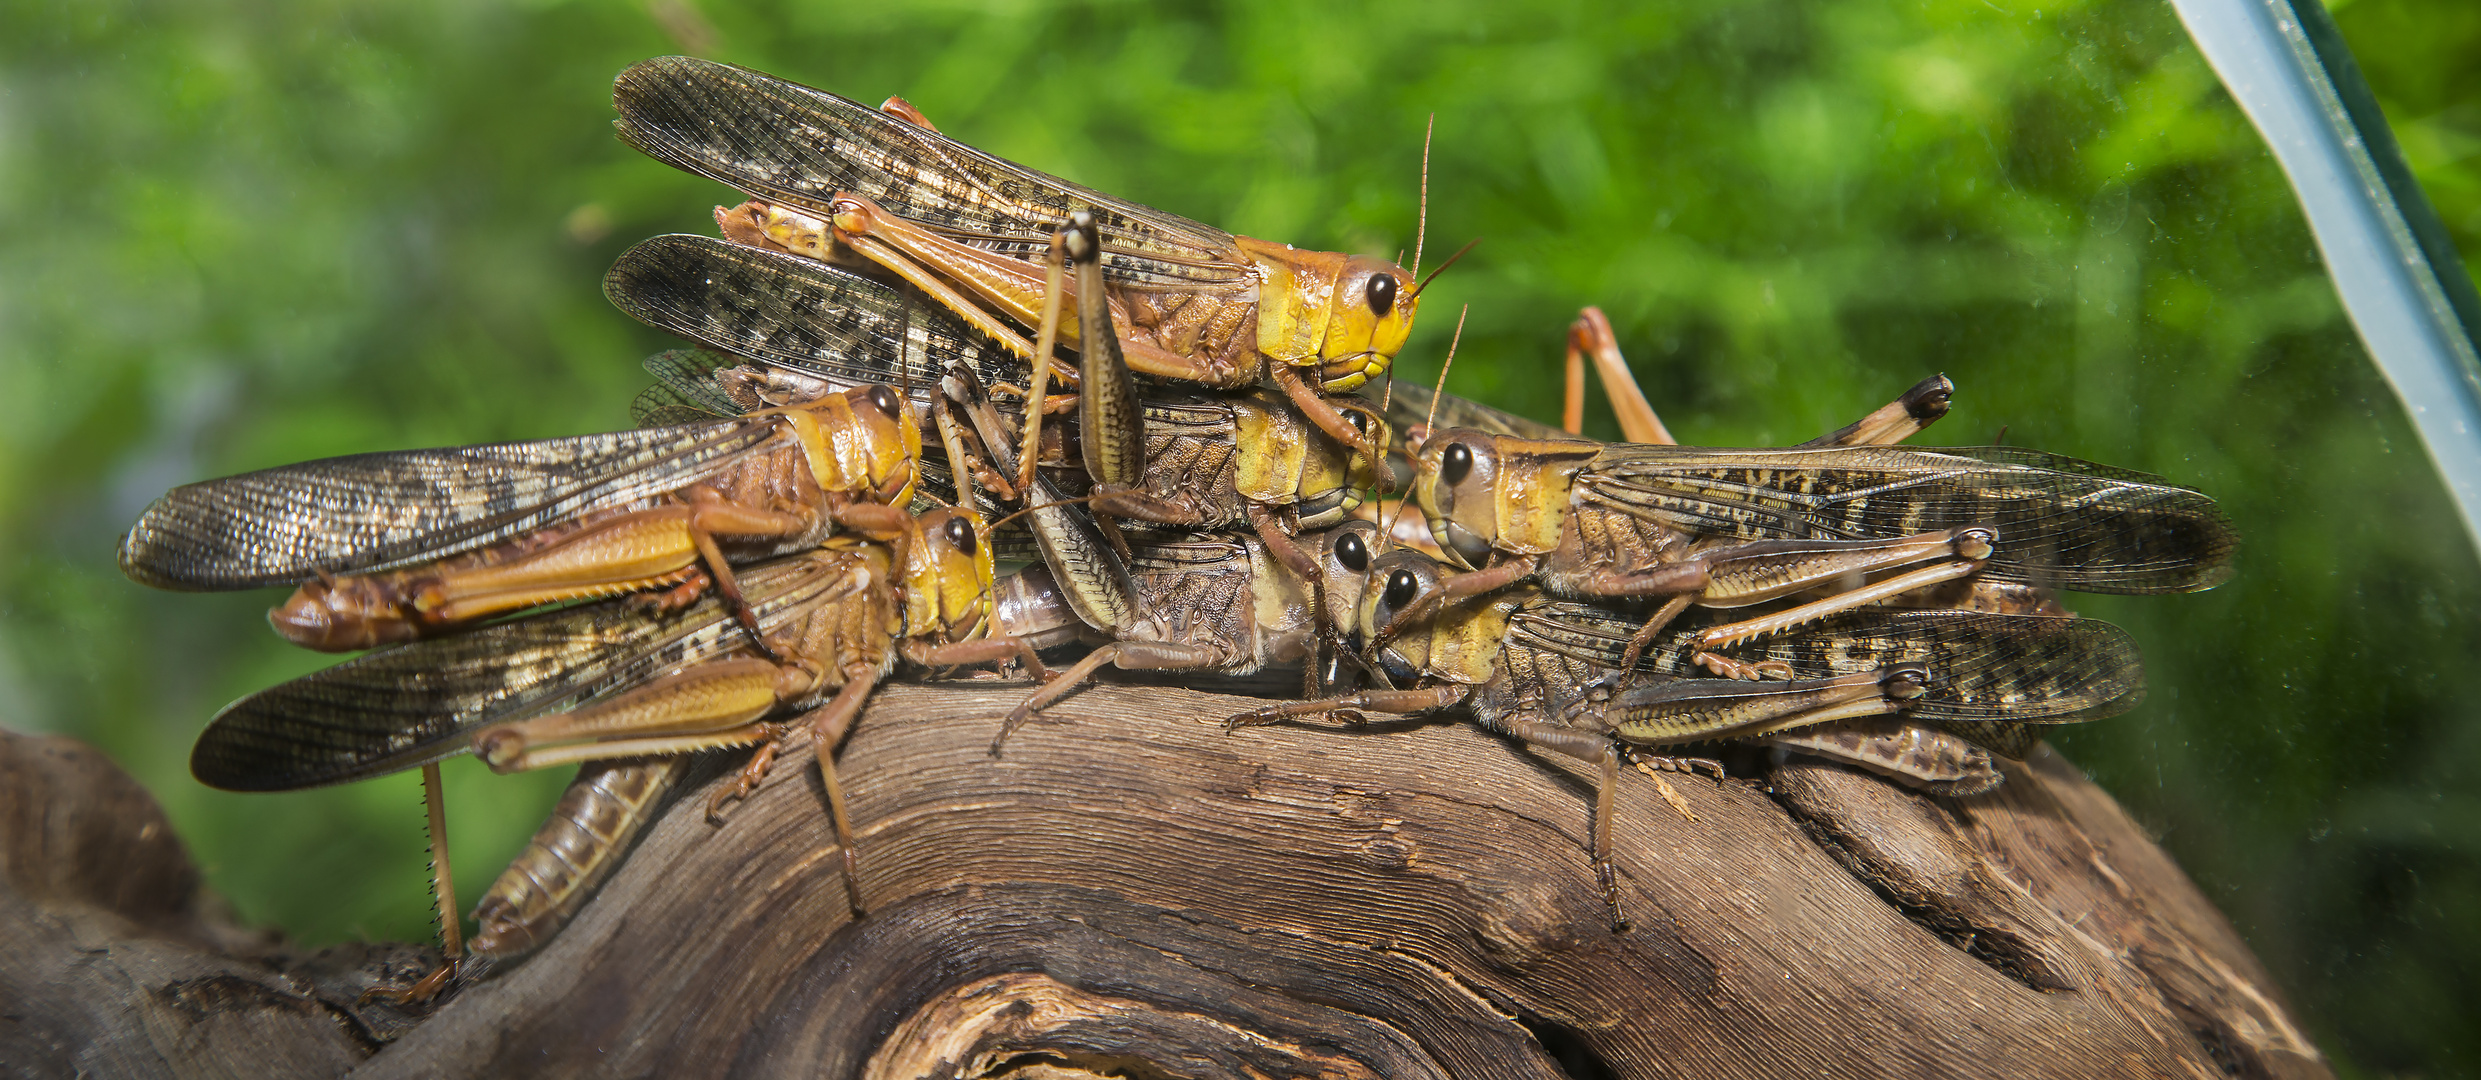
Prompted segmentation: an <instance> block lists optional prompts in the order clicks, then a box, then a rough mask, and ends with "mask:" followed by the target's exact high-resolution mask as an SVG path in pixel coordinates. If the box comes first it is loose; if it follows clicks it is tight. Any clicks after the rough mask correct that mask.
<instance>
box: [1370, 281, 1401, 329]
mask: <svg viewBox="0 0 2481 1080" xmlns="http://www.w3.org/2000/svg"><path fill="white" fill-rule="evenodd" d="M1369 293H1370V295H1369V300H1370V314H1372V315H1376V316H1378V317H1379V318H1382V319H1384V318H1386V317H1387V313H1388V312H1390V311H1394V310H1395V309H1396V276H1395V275H1394V274H1372V275H1370V288H1369Z"/></svg>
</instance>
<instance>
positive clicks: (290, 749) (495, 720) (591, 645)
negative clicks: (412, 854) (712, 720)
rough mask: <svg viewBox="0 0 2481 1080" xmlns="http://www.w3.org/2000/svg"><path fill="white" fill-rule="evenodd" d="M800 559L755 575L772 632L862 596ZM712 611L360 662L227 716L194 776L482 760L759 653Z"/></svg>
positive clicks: (584, 619) (373, 769) (313, 780)
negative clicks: (727, 660) (667, 678)
mask: <svg viewBox="0 0 2481 1080" xmlns="http://www.w3.org/2000/svg"><path fill="white" fill-rule="evenodd" d="M827 565H828V564H826V563H824V562H821V561H819V560H815V559H812V558H810V557H808V556H795V557H792V558H789V559H781V560H777V561H775V562H772V563H765V564H761V565H758V566H755V567H752V568H749V569H746V570H743V571H741V575H740V581H741V588H742V589H743V593H744V595H745V596H746V597H747V598H748V599H749V601H750V604H751V606H752V608H753V610H754V611H755V612H756V613H757V615H758V619H759V623H760V625H761V626H762V627H768V628H772V627H773V626H775V625H778V624H780V623H782V622H784V621H785V620H787V619H788V618H790V617H792V616H793V615H796V614H799V613H800V612H802V611H804V610H806V609H807V608H808V607H809V606H810V605H815V604H819V603H827V602H833V601H834V600H835V599H836V598H838V597H839V596H841V595H843V594H844V593H846V592H849V591H850V589H851V587H852V586H851V583H850V580H849V578H847V577H846V576H845V575H843V574H841V573H834V572H830V571H829V570H827V569H826V567H827ZM748 641H749V638H748V635H747V633H746V632H745V631H743V630H742V629H741V628H740V626H739V624H738V623H737V622H736V621H735V620H734V619H733V617H732V616H731V614H730V613H729V612H727V611H726V609H725V607H724V605H723V603H722V602H721V601H720V600H717V599H714V598H712V597H710V598H708V599H706V600H702V601H700V602H698V603H696V604H693V605H691V606H689V607H687V608H683V609H681V610H679V611H675V612H671V613H667V614H653V613H649V612H648V611H646V610H645V609H644V608H643V606H642V605H639V604H636V603H633V602H631V601H630V600H628V599H625V598H623V599H613V600H605V601H601V602H597V603H593V604H585V605H580V606H577V607H572V608H564V609H561V610H559V611H554V612H549V613H546V614H541V615H535V616H531V617H529V618H523V619H516V620H512V621H509V622H502V623H494V624H492V625H489V626H485V627H482V628H480V629H477V630H474V631H472V632H470V633H464V634H457V635H454V636H450V637H442V638H432V639H429V640H424V641H416V642H412V643H409V644H405V645H399V646H396V647H394V648H388V649H381V650H378V651H376V652H372V653H369V654H367V655H364V656H360V657H356V658H354V659H352V660H348V661H346V662H344V663H342V664H338V665H336V666H334V667H331V668H328V669H326V670H324V671H320V672H316V673H314V674H311V675H306V676H303V677H302V678H299V679H295V680H293V681H292V682H288V683H285V684H283V685H281V686H276V687H272V688H269V689H266V690H262V691H259V692H258V693H255V694H252V695H250V696H248V697H245V698H242V699H241V700H239V701H236V702H234V703H232V704H231V705H227V706H225V707H224V710H223V711H222V712H219V713H217V714H216V716H215V720H214V721H213V722H212V723H210V724H208V725H207V730H206V732H205V733H204V734H202V735H200V736H199V738H198V745H197V747H196V748H194V749H193V750H192V751H191V753H190V771H191V772H192V773H194V774H195V775H196V776H197V777H198V779H199V780H200V781H202V782H204V783H206V784H208V785H210V786H213V787H218V788H223V789H225V790H228V791H284V790H291V789H294V788H305V787H318V786H321V785H325V784H338V783H344V782H346V781H351V780H360V779H365V778H368V777H373V776H380V775H383V774H386V773H391V772H395V771H397V770H400V769H409V768H413V767H414V766H417V765H425V764H429V763H430V762H434V761H438V760H440V759H441V758H445V757H448V756H451V755H453V754H459V753H463V752H465V751H466V750H467V749H469V746H468V744H467V741H466V739H467V736H469V735H471V734H472V733H473V732H474V731H475V730H477V729H480V728H483V727H487V726H490V725H493V724H499V723H506V722H511V721H516V720H523V719H525V718H527V717H531V716H539V715H544V714H549V713H556V712H562V711H565V710H568V709H573V708H576V707H577V706H580V705H583V704H585V703H587V702H589V701H592V700H594V699H596V698H600V697H605V696H608V695H610V694H614V693H618V692H621V691H624V690H628V689H630V688H632V687H637V686H642V685H644V684H646V683H648V682H651V681H653V680H655V679H657V678H660V677H662V676H663V675H666V674H669V673H671V672H674V671H678V670H680V669H681V668H684V667H687V666H688V665H690V664H694V663H697V662H698V661H701V660H705V659H709V658H712V657H716V656H719V655H722V654H725V653H729V652H732V651H735V650H739V649H745V648H747V647H748Z"/></svg>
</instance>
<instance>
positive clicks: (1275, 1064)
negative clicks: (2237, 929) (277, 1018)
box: [133, 683, 2327, 1078]
mask: <svg viewBox="0 0 2481 1080" xmlns="http://www.w3.org/2000/svg"><path fill="white" fill-rule="evenodd" d="M1023 692H1024V691H1023V689H1022V688H1021V687H1015V686H1008V685H1004V684H990V683H962V684H959V683H950V684H939V685H929V686H910V685H905V686H894V687H890V688H888V689H887V690H886V691H884V692H883V693H882V694H881V696H880V697H879V699H878V700H877V701H876V702H875V703H874V704H873V706H872V708H871V710H870V712H869V713H868V715H867V716H865V718H864V720H863V722H862V723H861V725H860V726H859V728H858V729H857V730H856V732H855V734H854V736H853V738H852V740H851V742H850V743H849V744H848V745H847V747H846V749H845V752H844V754H843V757H842V759H841V761H842V765H841V769H840V775H841V776H842V777H843V779H844V783H845V785H846V788H847V791H848V793H849V795H850V797H851V799H852V804H853V809H854V813H855V815H856V819H855V820H856V826H857V828H858V829H859V830H860V835H861V840H862V852H861V857H862V886H863V896H864V900H865V903H866V905H867V907H868V909H869V914H868V916H867V917H866V918H864V919H862V920H860V921H859V922H856V921H854V919H853V918H852V916H851V914H850V912H849V911H848V909H847V905H846V902H845V893H844V888H843V886H842V883H841V881H840V878H839V865H840V859H839V858H838V857H837V854H836V851H835V848H834V844H833V840H832V838H831V837H830V835H829V830H828V828H827V824H826V820H825V815H824V813H823V810H822V802H821V787H820V784H819V781H818V779H817V775H816V771H815V769H814V768H813V767H812V766H811V762H810V759H809V757H808V755H807V754H806V753H800V754H794V755H790V756H788V758H787V759H786V761H785V763H784V764H783V765H781V766H779V767H778V771H777V773H776V775H775V776H774V777H772V778H771V779H770V781H769V783H768V784H767V786H766V787H765V788H764V789H762V790H761V791H760V792H758V793H757V794H756V795H755V796H754V797H753V798H752V799H751V800H750V801H749V802H748V803H747V804H746V805H744V806H742V807H741V808H740V809H739V810H737V811H736V812H735V813H734V814H733V816H732V817H731V819H730V820H729V821H727V822H726V823H724V824H723V825H721V826H714V825H710V824H708V823H707V822H706V820H705V819H704V815H703V813H701V812H700V809H701V808H702V807H703V805H704V798H703V796H702V795H701V794H698V793H694V792H693V793H692V794H690V795H688V796H686V797H685V798H684V799H683V800H682V802H681V804H680V807H676V812H673V813H670V814H668V815H667V816H666V817H665V819H664V820H663V821H661V822H660V823H658V824H657V825H656V826H655V827H654V828H653V829H652V830H650V832H649V834H648V836H647V838H646V839H645V840H644V842H643V843H642V844H641V845H640V847H639V850H638V851H637V852H635V853H634V854H633V855H632V856H631V857H630V859H629V861H628V863H627V864H626V865H625V866H623V867H622V868H621V869H620V871H619V872H618V873H617V874H616V875H614V877H613V879H612V880H611V882H610V883H609V884H608V885H607V887H606V889H605V891H604V893H603V895H602V896H600V897H599V898H597V899H596V900H595V901H594V902H593V903H591V904H589V905H588V906H587V907H586V909H585V910H584V911H583V912H581V913H580V914H579V916H578V918H577V919H576V921H575V922H574V923H573V924H572V925H571V926H570V927H569V928H568V929H567V930H566V931H565V932H564V933H562V934H561V935H560V936H559V937H558V938H556V939H555V940H553V941H552V942H551V944H550V945H548V946H547V947H545V948H544V949H543V950H542V951H541V952H540V953H538V954H536V955H535V956H533V957H531V958H529V959H527V960H526V961H524V962H523V963H521V964H519V965H517V966H515V967H513V968H510V969H503V970H501V971H499V972H494V973H492V974H491V975H490V976H489V977H487V978H484V979H482V980H480V981H478V982H476V983H473V984H471V985H468V986H466V987H465V988H463V989H462V990H461V991H460V992H459V993H458V994H457V996H456V997H455V998H454V999H453V1000H450V1001H449V1002H447V1003H446V1004H445V1005H444V1006H443V1007H441V1008H440V1009H439V1010H438V1012H437V1013H436V1015H433V1016H431V1017H430V1018H429V1019H428V1020H427V1021H425V1022H423V1023H421V1024H419V1025H418V1026H415V1027H412V1028H410V1029H409V1030H405V1031H403V1032H402V1034H401V1037H398V1038H396V1040H395V1041H394V1042H393V1043H391V1044H388V1045H387V1046H385V1047H384V1049H381V1050H379V1051H378V1052H377V1053H376V1054H375V1055H373V1056H371V1057H370V1058H369V1059H368V1060H367V1061H366V1062H364V1063H363V1064H362V1065H361V1067H360V1068H359V1069H358V1070H357V1071H356V1075H357V1076H362V1075H368V1076H373V1077H386V1076H432V1075H510V1074H523V1075H534V1076H567V1075H631V1076H637V1075H660V1076H778V1075H801V1076H831V1077H870V1078H881V1077H912V1076H924V1075H941V1076H1000V1075H1009V1076H1019V1077H1052V1076H1059V1077H1066V1076H1100V1075H1106V1074H1108V1075H1116V1076H1139V1077H1156V1076H1161V1077H1172V1076H1180V1077H1189V1076H1195V1077H1234V1078H1239V1077H1263V1076H1290V1075H1302V1076H1321V1077H1327V1076H1332V1077H1362V1076H1387V1077H1412V1076H1456V1077H1498V1076H1507V1077H1556V1076H1570V1077H1579V1078H1582V1077H1600V1076H1621V1077H1640V1076H1744V1075H1746V1076H1758V1075H1764V1076H1775V1075H1789V1074H1795V1073H1798V1074H1808V1075H1823V1076H1850V1077H1859V1076H2008V1077H2024V1076H2220V1075H2243V1076H2323V1075H2327V1073H2326V1069H2325V1066H2324V1064H2323V1062H2322V1060H2321V1059H2320V1058H2319V1057H2318V1055H2317V1053H2316V1051H2315V1049H2314V1048H2313V1047H2312V1046H2310V1045H2309V1043H2308V1042H2307V1041H2306V1040H2305V1039H2304V1038H2303V1037H2302V1036H2301V1035H2300V1033H2299V1031H2298V1030H2297V1026H2296V1024H2295V1023H2294V1022H2293V1021H2292V1020H2291V1019H2290V1018H2289V1015H2288V1013H2287V1011H2286V1008H2285V1006H2284V1005H2283V1004H2282V1000H2281V995H2280V994H2279V992H2278V991H2276V990H2275V989H2274V988H2273V987H2272V985H2271V983H2270V982H2269V980H2268V979H2267V977H2266V975H2265V973H2264V971H2263V970H2262V969H2261V968H2260V967H2259V965H2258V964H2257V962H2256V960H2255V959H2254V958H2253V957H2251V956H2250V955H2249V953H2248V952H2247V950H2246V948H2245V947H2244V946H2243V945H2242V944H2241V942H2240V941H2239V940H2238V938H2237V937H2236V935H2234V934H2233V932H2232V931H2231V929H2230V927H2229V925H2228V923H2227V922H2226V921H2225V920H2224V919H2223V918H2222V916H2221V915H2220V914H2219V913H2217V912H2215V911H2214V910H2213V908H2212V907H2211V906H2210V905H2209V904H2207V903H2206V901H2205V900H2204V899H2203V897H2202V896H2200V895H2199V894H2198V893H2197V891H2196V889H2195V888H2194V886H2192V885H2191V884H2189V883H2188V881H2187V880H2186V879H2185V878H2184V877H2183V876H2182V875H2181V874H2180V873H2179V871H2178V869H2177V868H2176V867H2175V866H2174V865H2173V864H2172V863H2171V862H2170V861H2169V860H2168V859H2167V858H2166V857H2165V856H2164V855H2163V854H2162V852H2161V851H2160V850H2159V849H2158V848H2156V847H2155V846H2154V845H2153V844H2152V843H2150V842H2149V841H2147V840H2146V839H2145V838H2144V837H2143V836H2142V835H2141V834H2140V833H2139V832H2138V831H2137V830H2136V828H2135V827H2134V826H2133V825H2132V824H2131V823H2130V822H2129V821H2128V819H2127V818H2126V817H2125V815H2123V814H2121V813H2120V812H2119V810H2118V808H2117V806H2116V805H2115V804H2113V803H2112V802H2111V800H2110V799H2109V797H2108V796H2107V795H2105V794H2103V793H2102V792H2101V791H2099V790H2098V789H2096V788H2094V787H2093V786H2092V785H2091V784H2090V783H2089V782H2087V781H2086V780H2085V779H2084V778H2083V777H2082V776H2081V775H2080V774H2078V773H2077V772H2076V770H2075V769H2074V768H2073V767H2072V766H2070V765H2069V764H2067V763H2066V762H2064V761H2062V760H2060V759H2058V758H2057V757H2056V756H2055V755H2052V754H2050V753H2049V752H2048V751H2047V750H2042V751H2038V752H2037V753H2036V755H2035V758H2034V759H2033V760H2031V761H2029V762H2025V763H2021V764H2015V763H2010V765H2009V767H2008V772H2009V779H2008V782H2007V783H2006V784H2005V785H2004V786H2002V787H2001V788H2000V789H1999V790H1998V791H1997V792H1994V793H1992V794H1989V795H1986V796H1978V797H1974V798H1970V799H1931V798H1927V797H1923V796H1920V795H1916V794H1914V793H1911V792H1908V791H1906V790H1904V789H1901V788H1898V787H1895V786H1892V785H1890V784H1888V783H1886V782H1884V781H1882V780H1879V779H1877V778H1875V777H1872V776H1869V775H1866V774H1861V773H1857V772H1852V771H1847V770H1845V769H1842V768H1840V767H1836V766H1832V765H1826V764H1823V763H1811V762H1806V761H1805V760H1803V759H1794V760H1792V761H1790V762H1787V763H1785V764H1782V765H1780V766H1775V767H1772V768H1771V769H1769V768H1767V767H1766V766H1765V765H1764V764H1763V763H1762V762H1757V763H1751V762H1742V763H1741V765H1742V767H1743V768H1744V769H1746V770H1748V771H1749V772H1750V773H1751V774H1753V779H1740V778H1735V779H1734V780H1732V781H1729V782H1724V783H1717V782H1715V781H1713V780H1710V779H1704V778H1698V779H1688V778H1682V777H1678V776H1672V777H1668V778H1667V781H1666V782H1667V783H1668V784H1669V785H1670V787H1671V789H1672V790H1673V792H1674V793H1676V795H1677V797H1678V799H1679V801H1680V803H1681V804H1682V805H1684V806H1685V807H1686V808H1687V809H1688V811H1689V812H1690V813H1691V814H1693V815H1694V818H1695V820H1693V821H1692V820H1689V819H1688V818H1687V817H1685V816H1684V815H1683V814H1682V813H1680V812H1679V811H1677V810H1675V809H1674V807H1673V806H1672V805H1670V804H1668V803H1667V802H1666V801H1665V799H1664V798H1663V796H1662V793H1661V791H1660V790H1659V789H1658V786H1657V782H1656V781H1655V780H1654V779H1653V778H1651V777H1649V776H1645V775H1639V774H1633V773H1632V774H1629V775H1626V776H1624V777H1623V780H1622V784H1621V791H1620V792H1619V802H1618V807H1619V809H1618V811H1617V817H1616V819H1615V826H1616V839H1617V843H1618V862H1619V867H1620V883H1621V903H1622V906H1623V909H1624V911H1625V913H1626V914H1627V916H1628V918H1629V919H1630V921H1631V926H1630V928H1629V929H1628V930H1627V931H1626V932H1624V933H1615V932H1614V931H1613V930H1612V929H1611V926H1610V920H1609V918H1608V914H1607V912H1606V909H1605V908H1604V906H1603V904H1602V902H1601V899H1600V895H1599V892H1598V890H1597V889H1596V887H1595V883H1594V878H1593V874H1592V872H1591V869H1590V867H1589V865H1588V861H1587V852H1586V849H1585V838H1586V836H1587V829H1588V827H1589V820H1588V816H1589V814H1590V810H1591V805H1592V783H1591V779H1590V777H1588V776H1587V775H1586V774H1585V772H1584V771H1583V770H1582V769H1581V768H1580V767H1578V766H1576V765H1574V764H1573V763H1571V762H1567V761H1565V760H1562V759H1555V758H1547V757H1538V756H1536V755H1533V754H1531V753H1528V752H1526V751H1525V750H1523V749H1521V748H1519V747H1517V746H1515V745H1513V744H1511V743H1509V742H1506V741H1504V740H1501V739H1497V738H1494V737H1492V736H1489V735H1487V734H1485V733H1482V732H1480V731H1478V730H1475V729H1473V728H1471V727H1469V726H1466V725H1457V724H1394V725H1385V726H1381V727H1376V728H1372V729H1368V730H1361V731H1355V730H1349V729H1344V728H1333V727H1329V728H1320V727H1308V726H1303V727H1274V728H1260V729H1249V730H1244V731H1240V732H1237V733H1232V734H1225V733H1224V732H1223V731H1221V730H1220V728H1219V727H1218V726H1217V722H1218V721H1220V720H1221V719H1222V718H1223V717H1225V716H1228V715H1231V714H1232V713H1235V712H1238V711H1241V710H1243V709H1246V708H1248V707H1249V706H1250V705H1252V704H1254V702H1251V701H1248V700H1246V699H1235V698H1223V697H1215V696H1210V695H1204V694H1198V693H1194V692H1191V691H1187V690H1182V689H1177V688H1163V687H1127V686H1105V687H1097V688H1094V689H1091V690H1088V691H1085V692H1082V693H1079V694H1077V695H1075V696H1073V697H1071V698H1070V699H1068V700H1067V701H1066V702H1064V703H1062V705H1060V706H1059V707H1057V708H1056V709H1054V710H1052V711H1051V712H1050V713H1049V714H1047V716H1046V718H1045V719H1043V720H1039V721H1037V722H1036V723H1034V724H1032V725H1029V726H1028V727H1027V728H1025V729H1024V730H1023V731H1021V732H1020V733H1019V734H1018V735H1017V737H1016V738H1015V739H1014V740H1013V741H1012V742H1011V743H1010V744H1009V747H1008V751H1007V754H1006V756H1004V757H1001V758H996V759H995V758H993V757H991V756H990V755H989V754H988V752H987V750H986V747H987V746H988V744H989V742H990V737H991V734H992V733H993V731H994V730H995V729H996V726H997V723H998V718H999V716H1000V715H1002V714H1003V713H1004V712H1005V711H1006V710H1007V709H1008V708H1009V707H1010V706H1011V705H1013V704H1014V703H1015V701H1016V700H1017V699H1018V695H1020V694H1022V693H1023ZM1753 781H1754V782H1753ZM1770 787H1771V790H1770ZM684 808H685V809H684ZM472 873H474V874H476V875H477V876H479V874H480V873H482V871H473V872H472ZM316 1071H317V1070H315V1069H312V1070H307V1071H305V1072H303V1073H302V1074H303V1075H310V1074H314V1073H315V1072H316ZM140 1074H141V1073H133V1075H140ZM165 1075H170V1074H165ZM257 1075H260V1076H265V1075H269V1073H268V1072H267V1071H265V1070H260V1071H259V1072H258V1074H257ZM277 1075H285V1074H283V1073H278V1074H277Z"/></svg>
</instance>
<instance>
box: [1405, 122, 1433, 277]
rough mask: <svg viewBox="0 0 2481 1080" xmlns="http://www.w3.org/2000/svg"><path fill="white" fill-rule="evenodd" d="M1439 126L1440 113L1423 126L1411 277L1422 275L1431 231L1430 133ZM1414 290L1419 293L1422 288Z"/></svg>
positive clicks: (1414, 218)
mask: <svg viewBox="0 0 2481 1080" xmlns="http://www.w3.org/2000/svg"><path fill="white" fill-rule="evenodd" d="M1438 126H1439V114H1437V113H1431V114H1430V122H1429V123H1426V124H1423V125H1422V127H1421V209H1420V210H1419V211H1417V212H1416V213H1415V214H1414V215H1413V270H1412V273H1410V274H1409V275H1407V276H1409V277H1420V276H1421V241H1422V238H1423V237H1424V236H1426V235H1428V234H1429V232H1430V133H1431V132H1432V131H1435V130H1437V129H1438ZM1413 292H1414V293H1415V294H1419V293H1420V292H1421V290H1420V289H1415V290H1413Z"/></svg>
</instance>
